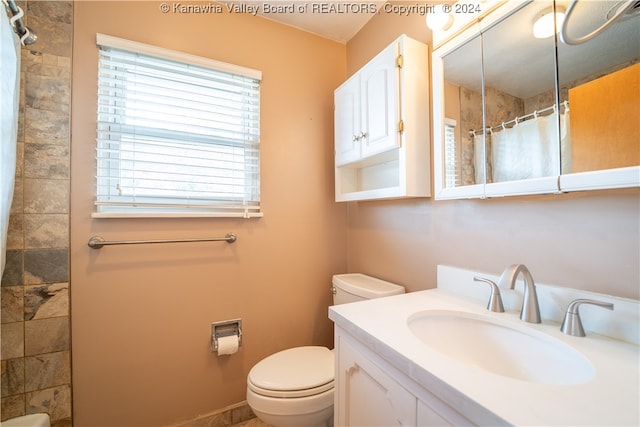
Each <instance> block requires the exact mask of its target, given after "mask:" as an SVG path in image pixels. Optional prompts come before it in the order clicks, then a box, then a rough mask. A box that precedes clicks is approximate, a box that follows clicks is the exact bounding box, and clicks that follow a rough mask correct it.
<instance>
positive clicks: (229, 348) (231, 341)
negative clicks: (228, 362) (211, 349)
mask: <svg viewBox="0 0 640 427" xmlns="http://www.w3.org/2000/svg"><path fill="white" fill-rule="evenodd" d="M239 344H240V338H239V337H238V336H237V335H230V336H228V337H220V338H218V356H224V355H228V354H234V353H235V352H237V351H238V346H239Z"/></svg>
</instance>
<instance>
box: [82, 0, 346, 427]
mask: <svg viewBox="0 0 640 427" xmlns="http://www.w3.org/2000/svg"><path fill="white" fill-rule="evenodd" d="M169 4H171V3H169ZM190 4H191V3H190ZM159 5H160V2H155V1H144V2H94V1H86V2H85V1H78V2H75V22H74V25H75V27H74V52H73V104H72V105H73V113H72V135H73V137H72V144H71V145H72V148H71V151H72V167H71V169H72V175H71V182H72V189H71V283H72V298H71V299H72V336H73V338H72V339H73V386H74V405H73V406H74V422H75V425H76V426H79V427H83V426H91V427H96V426H118V427H125V426H136V427H139V426H160V425H167V424H169V423H172V422H177V421H181V420H188V419H191V418H194V417H196V416H197V415H199V414H206V413H209V412H213V411H215V410H218V409H220V408H223V407H225V406H227V405H231V404H235V403H238V402H241V401H243V400H244V399H245V387H246V381H245V380H246V376H247V374H248V372H249V369H250V368H251V367H252V366H253V365H254V364H255V363H256V362H257V361H258V360H260V359H261V358H263V357H265V356H266V355H268V354H271V353H273V352H275V351H278V350H281V349H284V348H288V347H291V346H296V345H311V344H315V345H327V346H331V345H332V330H333V329H332V323H331V322H330V321H329V320H328V317H327V307H328V306H329V304H330V302H331V294H330V292H329V289H330V282H331V276H332V275H333V274H336V273H342V272H345V271H346V259H347V256H346V247H347V243H346V235H347V233H346V206H345V205H342V204H336V203H334V202H333V197H334V196H333V89H334V88H335V87H337V86H338V85H339V84H340V83H341V82H342V81H343V80H344V78H345V70H346V63H345V59H346V52H345V46H344V45H343V44H339V43H335V42H332V41H329V40H327V39H323V38H320V37H317V36H314V35H311V34H309V33H305V32H301V31H298V30H295V29H293V28H291V27H287V26H282V25H278V24H275V23H274V22H272V21H269V20H266V19H262V18H257V17H252V16H250V15H243V14H227V13H224V14H219V15H215V14H199V15H198V14H177V13H166V14H162V13H160V11H159ZM97 32H101V33H105V34H108V35H113V36H116V37H122V38H127V39H131V40H135V41H139V42H143V43H148V44H153V45H158V46H163V47H166V48H170V49H176V50H180V51H184V52H187V53H191V54H195V55H201V56H205V57H211V58H214V59H217V60H221V61H226V62H230V63H234V64H238V65H242V66H246V67H251V68H256V69H259V70H262V72H263V84H262V92H261V98H262V123H261V142H262V158H261V166H262V169H261V171H262V175H261V178H262V201H263V207H264V214H265V216H264V218H261V219H251V220H243V219H155V220H140V219H137V220H136V219H100V220H92V219H91V217H90V215H91V212H92V210H93V205H92V203H93V189H94V178H93V177H94V160H93V158H94V150H95V142H94V141H95V116H96V84H97V83H96V82H97V78H96V70H97V48H96V45H95V37H96V33H97ZM229 231H233V232H235V233H236V234H237V235H238V241H237V242H236V243H234V244H232V245H229V244H227V243H202V244H182V245H144V246H120V247H105V248H103V249H101V250H99V251H96V250H91V249H89V248H88V247H87V240H88V239H89V237H90V236H92V235H96V234H98V235H103V236H104V237H105V238H106V239H113V240H120V239H124V240H126V239H147V238H156V239H157V238H184V237H206V236H220V235H224V234H225V233H227V232H229ZM236 317H240V318H242V320H243V326H244V345H243V346H242V348H241V349H240V351H239V352H238V353H237V354H235V355H233V356H229V357H217V356H216V355H215V354H213V353H211V352H210V350H209V344H210V340H209V335H210V324H211V322H213V321H218V320H225V319H230V318H236Z"/></svg>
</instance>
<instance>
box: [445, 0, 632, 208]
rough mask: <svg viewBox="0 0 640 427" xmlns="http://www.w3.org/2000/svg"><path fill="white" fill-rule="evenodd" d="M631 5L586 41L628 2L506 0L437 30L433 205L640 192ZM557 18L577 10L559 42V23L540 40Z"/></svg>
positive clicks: (566, 23) (568, 20)
mask: <svg viewBox="0 0 640 427" xmlns="http://www.w3.org/2000/svg"><path fill="white" fill-rule="evenodd" d="M572 3H573V6H572ZM631 3H636V4H637V5H636V6H637V7H636V8H633V7H632V8H631V9H629V10H628V11H626V12H625V13H624V14H621V16H620V18H618V19H617V21H616V22H615V23H613V24H611V25H609V26H607V27H606V28H605V29H604V30H603V31H601V32H599V33H598V34H597V35H595V36H593V37H592V38H591V39H589V40H587V41H584V42H580V43H578V42H577V40H576V39H579V38H581V37H582V36H583V35H587V34H590V33H592V32H593V31H594V30H596V29H597V28H598V27H600V26H602V25H603V23H605V22H607V20H608V19H610V18H611V17H612V16H613V15H614V14H615V13H616V12H617V11H619V9H618V8H620V7H625V6H626V5H627V4H629V2H628V1H606V0H605V1H594V0H591V1H585V0H578V1H573V2H570V1H560V0H555V1H553V0H536V1H519V0H515V1H514V0H509V1H506V2H498V6H497V7H495V8H494V10H493V11H491V12H489V13H485V14H484V15H480V16H477V17H472V18H470V19H469V22H468V24H467V25H465V26H460V25H458V27H456V28H457V29H456V30H455V33H453V34H439V35H438V36H439V37H436V35H435V34H434V44H436V45H435V50H434V52H433V61H432V67H433V68H432V78H433V94H434V163H435V164H434V166H435V168H434V170H435V173H434V175H435V176H434V181H435V182H434V185H435V197H436V199H454V198H484V197H496V196H507V195H524V194H542V193H558V192H565V191H578V190H590V189H606V188H623V187H637V186H640V87H639V80H640V4H638V3H640V2H631ZM553 10H555V11H556V12H561V11H567V10H570V11H571V13H570V14H569V17H568V19H567V20H566V22H565V24H564V25H566V27H565V29H564V31H565V35H564V37H563V35H562V34H558V33H557V32H556V34H555V35H554V30H553V27H552V30H551V31H550V33H549V34H548V35H547V36H546V37H536V36H534V33H533V24H534V22H535V21H536V20H537V18H539V17H540V16H542V15H543V14H545V13H546V12H550V11H553ZM456 19H459V17H456ZM461 27H462V28H461ZM560 29H561V24H560V23H559V24H558V25H557V27H556V31H558V32H559V31H560ZM440 40H441V42H440V44H439V45H438V44H437V43H438V41H440Z"/></svg>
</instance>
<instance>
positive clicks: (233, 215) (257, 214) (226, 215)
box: [91, 212, 264, 219]
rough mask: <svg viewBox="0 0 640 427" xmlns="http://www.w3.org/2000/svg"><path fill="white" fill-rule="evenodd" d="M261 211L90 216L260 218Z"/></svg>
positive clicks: (102, 214) (102, 215)
mask: <svg viewBox="0 0 640 427" xmlns="http://www.w3.org/2000/svg"><path fill="white" fill-rule="evenodd" d="M263 216H264V214H263V213H262V212H250V213H246V214H245V213H244V212H237V213H215V212H165V213H160V212H137V213H136V212H121V213H116V212H93V213H92V214H91V218H94V219H103V218H246V219H251V218H262V217H263Z"/></svg>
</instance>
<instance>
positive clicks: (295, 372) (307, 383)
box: [247, 273, 404, 427]
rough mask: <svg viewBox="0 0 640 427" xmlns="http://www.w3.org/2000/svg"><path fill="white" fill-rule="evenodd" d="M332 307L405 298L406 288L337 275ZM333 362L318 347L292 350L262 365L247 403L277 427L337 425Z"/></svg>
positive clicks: (358, 276) (252, 377)
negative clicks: (371, 300)
mask: <svg viewBox="0 0 640 427" xmlns="http://www.w3.org/2000/svg"><path fill="white" fill-rule="evenodd" d="M332 283H333V287H332V292H333V295H334V298H333V302H334V304H344V303H348V302H355V301H361V300H366V299H372V298H381V297H384V296H390V295H397V294H401V293H404V287H402V286H399V285H396V284H393V283H389V282H385V281H383V280H380V279H376V278H374V277H370V276H366V275H364V274H359V273H355V274H341V275H336V276H333V280H332ZM334 367H335V357H334V354H333V350H329V349H328V348H326V347H320V346H306V347H294V348H290V349H287V350H282V351H280V352H278V353H275V354H272V355H270V356H268V357H266V358H264V359H262V360H261V361H260V362H258V363H257V364H256V365H255V366H254V367H253V368H251V371H250V372H249V375H248V377H247V403H248V404H249V406H250V407H251V409H252V410H253V412H254V413H255V414H256V416H257V417H258V418H259V419H261V420H262V421H264V422H265V423H267V424H271V425H273V426H274V427H300V426H309V427H331V426H333V393H334V384H333V382H334V371H335V368H334Z"/></svg>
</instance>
